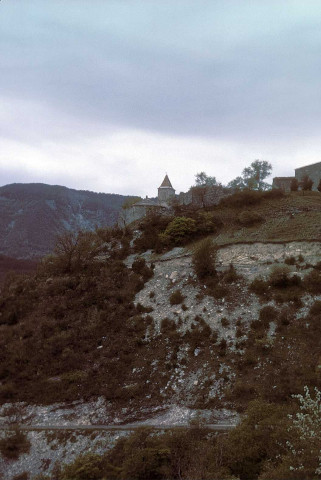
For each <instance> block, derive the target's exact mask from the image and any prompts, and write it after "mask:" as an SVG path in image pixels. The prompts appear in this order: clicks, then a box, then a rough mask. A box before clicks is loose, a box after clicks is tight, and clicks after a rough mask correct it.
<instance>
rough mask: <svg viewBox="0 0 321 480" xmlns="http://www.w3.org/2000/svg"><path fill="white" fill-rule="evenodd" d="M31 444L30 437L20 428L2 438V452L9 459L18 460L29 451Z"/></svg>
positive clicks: (0, 450) (0, 441)
mask: <svg viewBox="0 0 321 480" xmlns="http://www.w3.org/2000/svg"><path fill="white" fill-rule="evenodd" d="M30 446H31V444H30V442H29V440H28V437H27V436H26V435H25V434H24V433H22V432H21V431H20V430H17V431H15V432H14V433H8V434H7V435H6V436H5V438H3V439H1V440H0V452H1V454H2V455H3V456H4V457H5V458H7V459H9V460H17V459H18V458H19V457H20V455H22V454H23V453H28V452H29V450H30Z"/></svg>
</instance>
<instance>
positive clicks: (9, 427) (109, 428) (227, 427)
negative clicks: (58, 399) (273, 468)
mask: <svg viewBox="0 0 321 480" xmlns="http://www.w3.org/2000/svg"><path fill="white" fill-rule="evenodd" d="M202 427H204V428H208V429H209V430H214V431H217V432H220V431H223V432H226V431H228V430H232V429H233V428H235V427H236V424H216V423H214V424H209V425H202ZM17 428H19V430H28V431H46V430H66V431H73V430H78V431H79V430H89V431H97V430H106V431H134V430H139V429H141V428H151V429H152V430H177V429H185V428H193V427H191V426H190V425H183V424H174V425H137V424H132V425H131V424H129V425H0V430H15V429H17Z"/></svg>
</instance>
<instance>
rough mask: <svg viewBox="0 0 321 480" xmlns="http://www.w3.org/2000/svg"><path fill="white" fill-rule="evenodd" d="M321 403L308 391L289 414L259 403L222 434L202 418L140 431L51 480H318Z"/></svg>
mask: <svg viewBox="0 0 321 480" xmlns="http://www.w3.org/2000/svg"><path fill="white" fill-rule="evenodd" d="M320 397H321V393H320V392H319V391H316V392H314V394H311V393H310V392H309V390H308V389H305V392H304V394H303V395H299V396H297V398H296V399H294V398H293V403H292V404H291V405H290V406H287V407H285V406H280V405H276V404H274V403H269V402H265V401H263V400H261V399H258V400H255V401H253V402H251V403H250V405H249V408H248V411H247V416H246V417H245V418H244V419H243V421H242V422H241V424H240V425H239V426H237V427H236V428H235V429H234V430H232V431H231V432H229V433H228V434H225V435H218V434H217V433H215V432H213V431H211V430H208V429H207V428H206V427H205V426H203V425H202V423H201V422H200V421H199V420H198V419H196V420H195V421H192V422H191V424H190V428H189V429H187V428H186V429H185V430H173V431H170V432H166V433H161V434H155V432H154V431H153V430H151V429H148V428H145V429H144V428H143V429H141V430H138V431H137V432H135V433H134V434H132V435H131V436H129V437H127V438H124V437H123V438H121V439H120V440H118V442H117V443H116V445H115V446H114V447H113V448H111V449H110V450H107V451H106V453H105V454H103V455H97V454H93V453H88V454H86V455H82V456H80V457H78V458H77V459H76V460H75V461H74V462H72V463H70V464H69V465H68V464H67V465H64V466H62V467H61V468H60V469H59V471H58V472H57V473H56V474H55V477H54V478H55V480H69V479H73V480H85V479H86V480H87V479H89V478H90V479H95V480H103V479H107V478H108V479H110V480H121V479H133V480H146V479H157V480H176V479H183V478H184V479H185V478H186V479H195V480H200V479H202V480H206V479H207V480H231V479H239V480H256V479H259V480H272V479H277V480H314V479H317V478H319V471H320V458H319V451H320V448H321V435H320V433H321V431H320V424H321V422H320V417H319V411H320V408H321V405H320ZM299 406H300V409H301V410H299V409H298V407H299ZM40 478H41V477H38V479H39V480H40ZM43 478H46V477H43ZM47 478H50V477H47ZM52 480H53V478H52Z"/></svg>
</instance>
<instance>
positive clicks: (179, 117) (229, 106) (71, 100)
mask: <svg viewBox="0 0 321 480" xmlns="http://www.w3.org/2000/svg"><path fill="white" fill-rule="evenodd" d="M0 69H1V71H0V185H4V184H8V183H14V182H28V183H29V182H43V183H49V184H60V185H66V186H68V187H72V188H77V189H86V190H93V191H100V192H106V193H112V192H113V193H120V194H138V195H150V196H153V195H155V194H156V189H157V187H158V186H159V184H160V183H161V181H162V180H163V177H164V175H165V173H166V172H167V173H168V175H169V177H170V179H171V181H172V183H173V186H174V188H176V190H177V191H178V192H179V191H183V190H184V191H185V190H187V189H188V188H189V187H190V185H192V184H193V183H194V175H195V173H197V172H200V171H205V172H206V173H207V174H208V175H213V176H215V177H216V178H217V179H218V180H219V181H221V182H222V183H227V182H228V181H230V180H232V179H233V178H235V177H236V176H237V175H240V173H241V171H242V169H243V168H244V167H245V166H248V165H249V164H250V163H251V162H252V161H253V160H255V159H261V160H267V161H269V162H271V163H272V165H273V175H274V176H282V175H292V174H293V170H294V168H296V167H299V166H303V165H305V164H309V163H314V162H318V161H321V136H320V131H321V2H320V0H305V1H304V2H303V1H302V0H298V1H296V0H282V1H280V0H266V1H258V0H251V1H250V0H242V1H240V0H197V1H196V0H50V1H44V0H2V1H1V2H0Z"/></svg>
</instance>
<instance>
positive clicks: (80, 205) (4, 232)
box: [0, 183, 127, 258]
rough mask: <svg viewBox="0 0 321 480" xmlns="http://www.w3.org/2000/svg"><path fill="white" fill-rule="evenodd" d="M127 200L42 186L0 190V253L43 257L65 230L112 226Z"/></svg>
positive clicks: (28, 184)
mask: <svg viewBox="0 0 321 480" xmlns="http://www.w3.org/2000/svg"><path fill="white" fill-rule="evenodd" d="M126 198H127V197H126V196H124V195H117V194H110V193H95V192H90V191H85V190H74V189H71V188H67V187H63V186H59V185H47V184H43V183H26V184H24V183H13V184H10V185H5V186H3V187H0V254H3V255H8V256H11V257H15V258H34V257H42V256H43V255H46V254H48V253H50V251H52V249H53V247H54V244H55V239H56V237H57V235H60V234H62V233H64V232H66V231H78V230H94V229H95V228H96V227H107V226H112V225H114V224H115V223H116V222H117V218H118V213H119V210H120V209H121V206H122V204H123V203H124V201H125V200H126Z"/></svg>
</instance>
